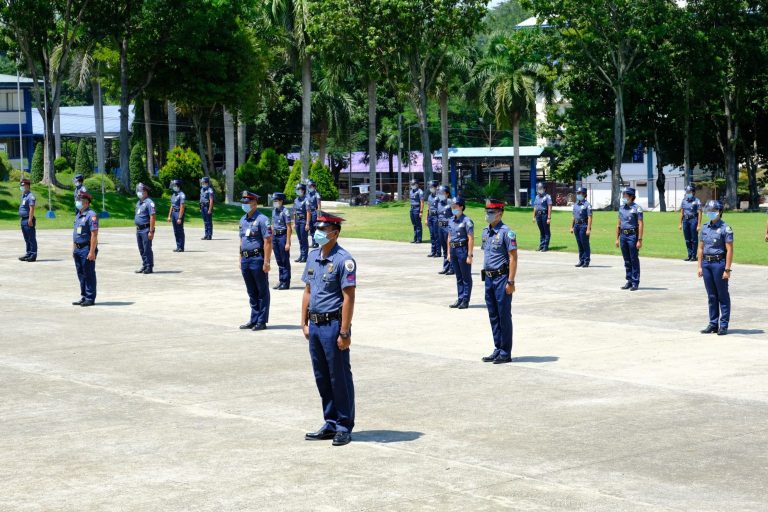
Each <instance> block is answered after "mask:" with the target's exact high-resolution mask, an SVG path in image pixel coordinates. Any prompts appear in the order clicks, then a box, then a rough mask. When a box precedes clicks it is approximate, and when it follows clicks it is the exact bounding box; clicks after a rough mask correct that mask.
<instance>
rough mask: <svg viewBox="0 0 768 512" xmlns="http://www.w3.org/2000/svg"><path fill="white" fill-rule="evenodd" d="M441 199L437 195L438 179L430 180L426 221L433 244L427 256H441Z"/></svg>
mask: <svg viewBox="0 0 768 512" xmlns="http://www.w3.org/2000/svg"><path fill="white" fill-rule="evenodd" d="M439 200H440V199H439V197H438V196H437V180H432V181H430V182H429V195H428V196H427V220H426V221H424V224H426V225H427V229H429V242H430V245H431V250H430V252H429V254H427V258H439V257H440V226H439V225H438V220H437V204H438V201H439Z"/></svg>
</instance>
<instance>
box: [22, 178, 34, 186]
mask: <svg viewBox="0 0 768 512" xmlns="http://www.w3.org/2000/svg"><path fill="white" fill-rule="evenodd" d="M31 183H32V182H31V181H29V180H28V179H27V178H23V179H22V180H21V181H20V182H19V184H20V185H30V184H31Z"/></svg>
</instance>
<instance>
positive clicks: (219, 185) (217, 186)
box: [194, 178, 239, 203]
mask: <svg viewBox="0 0 768 512" xmlns="http://www.w3.org/2000/svg"><path fill="white" fill-rule="evenodd" d="M195 187H196V188H195V196H194V197H195V199H200V184H199V183H197V184H196V185H195ZM211 188H212V189H213V193H214V198H213V200H214V201H220V202H222V203H223V202H224V196H225V195H226V194H225V192H226V191H225V190H224V181H223V180H220V179H218V178H211ZM233 198H234V199H235V200H239V196H238V195H235V196H233Z"/></svg>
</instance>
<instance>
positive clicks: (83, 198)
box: [72, 191, 99, 307]
mask: <svg viewBox="0 0 768 512" xmlns="http://www.w3.org/2000/svg"><path fill="white" fill-rule="evenodd" d="M75 206H76V207H77V215H75V224H74V228H73V230H72V259H74V260H75V270H77V279H78V281H80V300H78V301H76V302H73V303H72V305H73V306H82V307H88V306H93V305H94V304H95V302H96V255H97V254H98V253H99V249H98V243H99V242H98V237H99V218H98V216H97V215H96V212H94V211H93V210H91V195H90V194H89V193H88V192H83V191H80V192H79V195H78V198H77V201H75Z"/></svg>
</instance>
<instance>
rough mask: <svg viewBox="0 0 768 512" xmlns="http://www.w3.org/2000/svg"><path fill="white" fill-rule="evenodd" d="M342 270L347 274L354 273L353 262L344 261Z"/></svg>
mask: <svg viewBox="0 0 768 512" xmlns="http://www.w3.org/2000/svg"><path fill="white" fill-rule="evenodd" d="M344 270H346V271H347V272H354V271H355V262H354V261H353V260H346V261H345V262H344Z"/></svg>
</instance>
